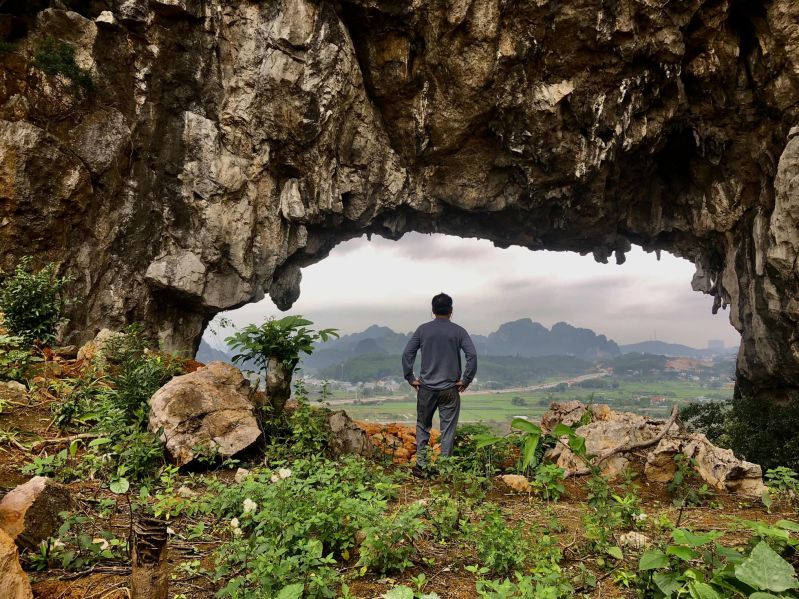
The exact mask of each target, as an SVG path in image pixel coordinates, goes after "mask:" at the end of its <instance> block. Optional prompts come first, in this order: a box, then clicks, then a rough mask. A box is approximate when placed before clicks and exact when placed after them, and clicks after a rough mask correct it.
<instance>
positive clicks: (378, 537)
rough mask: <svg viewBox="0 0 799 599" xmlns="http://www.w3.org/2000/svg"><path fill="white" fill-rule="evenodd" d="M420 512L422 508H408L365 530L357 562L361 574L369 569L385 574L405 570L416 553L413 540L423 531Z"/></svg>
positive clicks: (411, 506) (423, 526)
mask: <svg viewBox="0 0 799 599" xmlns="http://www.w3.org/2000/svg"><path fill="white" fill-rule="evenodd" d="M423 511H424V508H423V507H422V506H420V505H418V504H415V505H410V506H408V507H405V508H402V509H400V510H398V511H397V512H395V513H394V514H392V515H391V516H389V517H387V518H382V519H380V520H379V521H377V522H375V523H374V524H373V525H372V526H371V527H369V528H367V529H366V538H365V539H364V541H363V543H362V544H361V555H360V559H359V560H358V565H360V566H361V573H363V574H365V573H366V571H367V570H372V571H374V572H378V573H381V574H385V573H387V572H402V571H403V570H405V569H406V568H408V567H409V566H410V565H411V560H410V558H411V556H412V555H413V554H414V552H415V551H416V548H415V547H414V545H413V541H414V540H415V539H416V538H417V537H419V535H421V534H422V532H423V531H424V529H425V524H424V521H423V520H422V519H421V515H422V513H423Z"/></svg>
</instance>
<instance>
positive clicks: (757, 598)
mask: <svg viewBox="0 0 799 599" xmlns="http://www.w3.org/2000/svg"><path fill="white" fill-rule="evenodd" d="M749 599H780V598H779V597H777V595H772V594H771V593H762V592H760V591H758V592H757V593H752V594H751V595H749Z"/></svg>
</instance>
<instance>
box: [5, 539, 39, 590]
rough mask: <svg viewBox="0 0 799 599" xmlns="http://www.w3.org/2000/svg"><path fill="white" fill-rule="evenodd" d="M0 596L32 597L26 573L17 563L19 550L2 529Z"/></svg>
mask: <svg viewBox="0 0 799 599" xmlns="http://www.w3.org/2000/svg"><path fill="white" fill-rule="evenodd" d="M0 597H2V598H3V599H33V591H31V583H30V581H29V580H28V575H27V574H25V572H23V570H22V566H20V565H19V551H18V550H17V546H16V544H15V543H14V539H12V538H11V537H10V536H9V535H8V534H7V533H6V532H4V531H3V530H2V529H0Z"/></svg>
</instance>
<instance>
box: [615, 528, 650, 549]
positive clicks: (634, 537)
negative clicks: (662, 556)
mask: <svg viewBox="0 0 799 599" xmlns="http://www.w3.org/2000/svg"><path fill="white" fill-rule="evenodd" d="M651 544H652V539H650V538H649V537H648V536H646V535H645V534H643V533H640V532H636V531H634V530H631V531H630V532H625V533H624V534H623V535H620V536H619V545H621V546H622V547H629V548H630V549H643V548H645V547H649V545H651Z"/></svg>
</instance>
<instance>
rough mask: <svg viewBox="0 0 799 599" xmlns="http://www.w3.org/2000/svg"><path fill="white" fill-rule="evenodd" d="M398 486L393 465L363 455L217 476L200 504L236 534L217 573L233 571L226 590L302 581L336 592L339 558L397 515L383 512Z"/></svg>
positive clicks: (313, 589)
mask: <svg viewBox="0 0 799 599" xmlns="http://www.w3.org/2000/svg"><path fill="white" fill-rule="evenodd" d="M395 492H396V487H395V484H394V482H393V477H392V476H391V475H390V474H389V473H386V472H385V471H383V470H382V469H381V468H379V467H376V466H375V465H373V464H368V463H366V462H365V461H364V460H361V459H356V458H348V459H345V460H343V461H342V463H340V464H336V463H335V462H330V461H328V460H326V459H324V458H320V457H313V458H306V459H298V460H295V461H294V462H292V463H291V467H290V468H287V467H286V465H283V466H281V465H277V464H276V465H275V470H274V471H260V472H256V471H253V472H251V473H250V475H249V476H247V477H246V478H245V479H244V480H243V481H242V482H241V483H240V484H237V485H233V486H230V485H227V484H224V483H221V482H217V481H213V482H210V483H209V494H208V495H207V496H206V497H204V498H203V500H202V502H200V503H199V509H200V510H201V511H202V512H203V513H208V514H213V515H215V516H216V517H218V518H219V519H220V521H221V522H222V523H224V526H225V527H227V528H228V530H230V531H231V534H232V538H231V540H230V541H229V542H228V543H226V544H225V545H224V546H222V547H221V548H220V550H219V552H218V553H217V555H216V563H217V566H216V575H217V576H218V577H219V578H220V579H221V578H227V579H228V583H227V584H226V586H224V587H223V588H222V589H221V590H220V595H219V596H220V597H237V598H242V599H243V598H247V599H250V598H252V599H255V598H260V597H274V596H276V595H277V594H278V593H279V592H281V590H282V589H283V588H284V587H286V586H288V585H293V584H298V583H303V586H304V593H305V594H304V595H303V596H304V597H333V596H336V595H335V590H334V589H335V588H336V587H337V586H338V585H339V584H340V577H339V574H338V572H337V570H336V564H337V563H338V560H350V559H352V557H353V553H354V551H355V549H356V547H357V544H358V540H359V537H360V536H361V534H362V532H361V531H366V530H369V529H373V527H375V526H378V525H380V524H381V523H384V521H388V520H390V518H389V519H387V518H384V517H383V515H384V511H385V509H386V506H387V500H388V498H389V497H393V496H394V494H395ZM192 503H194V504H195V505H197V502H196V501H194V502H192ZM234 522H235V525H236V526H235V527H234V526H233V523H234ZM407 524H408V522H406V521H404V520H402V521H400V522H397V527H396V528H398V527H399V526H400V525H401V526H405V525H407ZM364 542H365V541H364ZM403 545H404V544H403ZM374 549H375V550H376V549H377V545H375V547H374ZM371 555H373V556H374V559H375V560H376V562H378V561H379V560H380V559H381V558H380V556H379V555H377V554H374V553H373V554H371ZM231 574H232V576H231Z"/></svg>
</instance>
